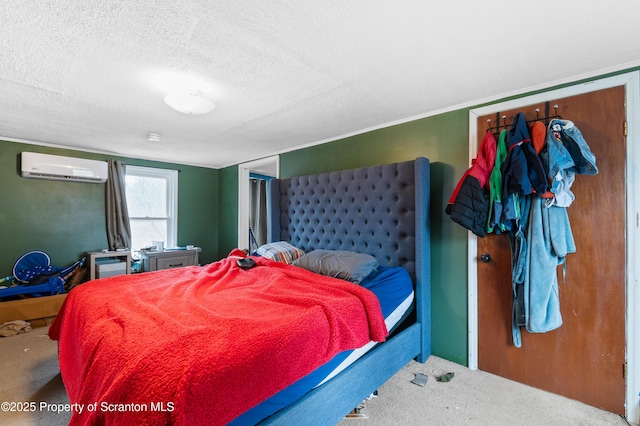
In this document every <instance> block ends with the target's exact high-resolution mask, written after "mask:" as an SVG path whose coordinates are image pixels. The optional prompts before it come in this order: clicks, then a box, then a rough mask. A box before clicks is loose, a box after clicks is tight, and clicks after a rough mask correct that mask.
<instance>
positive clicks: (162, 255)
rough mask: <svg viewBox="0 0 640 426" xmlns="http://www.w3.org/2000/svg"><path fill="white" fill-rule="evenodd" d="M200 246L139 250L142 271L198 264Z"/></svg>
mask: <svg viewBox="0 0 640 426" xmlns="http://www.w3.org/2000/svg"><path fill="white" fill-rule="evenodd" d="M199 253H200V247H194V248H192V249H184V250H182V249H178V250H164V251H141V252H140V258H141V259H142V271H143V272H151V271H159V270H161V269H171V268H181V267H183V266H194V265H197V264H198V255H199Z"/></svg>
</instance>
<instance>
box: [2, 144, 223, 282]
mask: <svg viewBox="0 0 640 426" xmlns="http://www.w3.org/2000/svg"><path fill="white" fill-rule="evenodd" d="M23 151H32V152H42V153H47V154H54V155H68V156H74V157H82V158H90V159H95V160H108V159H109V158H117V159H120V160H123V161H124V162H125V163H127V164H131V165H139V166H148V167H158V168H172V169H179V170H181V172H180V174H179V177H178V185H179V186H178V194H179V195H178V196H179V200H178V244H180V245H186V244H194V245H197V246H200V247H202V253H201V258H200V260H201V262H203V263H207V262H211V261H213V260H215V259H216V257H217V255H218V224H217V222H218V174H219V171H218V170H214V169H207V168H202V167H191V166H184V165H176V164H168V163H161V162H153V161H143V160H136V159H131V158H123V157H109V156H106V155H101V154H92V153H87V152H81V151H72V150H65V149H56V148H49V147H44V146H38V145H31V144H23V143H16V142H7V141H0V182H2V183H1V185H0V202H1V203H2V207H0V239H1V241H2V244H0V276H1V277H4V276H8V275H11V269H12V268H13V264H14V262H15V261H16V259H17V258H18V257H19V256H20V255H22V254H23V253H25V252H27V251H30V250H43V251H45V252H47V253H48V254H49V255H50V256H51V261H52V264H53V265H56V266H67V265H70V264H72V263H73V262H75V261H76V260H78V259H79V258H80V257H81V256H82V255H83V253H84V252H86V251H94V250H100V249H103V248H106V247H107V236H106V219H105V185H104V184H88V183H75V182H58V181H48V180H38V179H25V178H22V177H21V176H20V172H19V164H20V163H19V154H20V153H21V152H23ZM203 182H208V183H209V185H203ZM203 188H205V189H203Z"/></svg>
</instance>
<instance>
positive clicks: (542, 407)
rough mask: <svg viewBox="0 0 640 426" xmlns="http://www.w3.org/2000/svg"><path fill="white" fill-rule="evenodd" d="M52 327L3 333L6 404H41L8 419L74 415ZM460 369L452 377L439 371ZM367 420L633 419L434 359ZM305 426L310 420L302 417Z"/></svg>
mask: <svg viewBox="0 0 640 426" xmlns="http://www.w3.org/2000/svg"><path fill="white" fill-rule="evenodd" d="M46 332H47V328H46V327H40V328H35V329H34V330H32V331H31V332H30V333H27V334H22V335H17V336H12V337H3V338H0V356H1V358H2V362H1V363H0V402H14V403H16V404H17V403H25V402H26V403H30V402H34V403H35V409H34V410H33V411H29V412H20V413H19V412H6V411H0V424H1V425H20V426H22V425H25V426H30V425H38V426H39V425H46V426H57V425H66V424H67V422H68V420H69V417H70V413H68V412H60V413H56V408H57V404H66V403H68V402H69V401H68V398H67V396H66V393H65V391H64V386H63V385H62V380H61V378H60V373H59V369H58V361H57V346H56V342H53V341H51V340H49V338H48V337H47V333H46ZM447 372H453V373H455V376H454V377H453V379H452V380H451V381H450V382H446V383H441V382H437V381H436V377H437V376H440V375H442V374H444V373H447ZM415 373H423V374H426V375H428V376H429V379H428V381H427V384H426V386H425V387H420V386H417V385H415V384H412V383H411V380H412V379H413V378H414V375H415ZM366 410H367V412H368V415H369V417H368V418H367V419H351V420H343V421H342V422H340V426H377V425H384V426H389V425H425V424H428V425H436V426H440V425H443V426H444V425H447V426H449V425H454V426H455V425H473V426H478V425H491V426H500V425H505V426H506V425H508V426H513V425H522V426H529V425H531V426H533V425H540V426H555V425H558V426H560V425H562V426H566V425H580V426H596V425H614V426H615V425H627V422H626V421H625V420H624V419H623V418H621V417H620V416H618V415H616V414H612V413H608V412H605V411H602V410H598V409H596V408H594V407H590V406H587V405H584V404H582V403H579V402H577V401H573V400H569V399H567V398H564V397H560V396H557V395H553V394H550V393H548V392H544V391H541V390H537V389H533V388H530V387H528V386H524V385H521V384H518V383H514V382H512V381H509V380H506V379H502V378H500V377H497V376H494V375H492V374H488V373H484V372H480V371H471V370H469V369H467V368H465V367H462V366H460V365H458V364H455V363H451V362H449V361H446V360H443V359H441V358H437V357H433V356H432V357H431V358H430V359H429V360H428V361H427V363H426V364H419V363H416V362H411V363H409V364H408V365H407V366H406V367H405V368H404V369H402V370H401V371H400V372H398V373H397V374H396V375H395V376H394V377H393V378H392V379H391V380H390V381H389V382H387V383H386V384H384V385H383V386H382V387H381V388H380V389H379V395H378V397H377V398H374V399H372V400H369V401H367V402H366ZM300 424H301V425H303V424H304V420H301V422H300Z"/></svg>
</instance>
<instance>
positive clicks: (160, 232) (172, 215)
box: [126, 166, 178, 251]
mask: <svg viewBox="0 0 640 426" xmlns="http://www.w3.org/2000/svg"><path fill="white" fill-rule="evenodd" d="M126 175H127V177H126V186H127V207H128V209H129V221H130V223H131V249H132V250H133V251H138V250H140V249H141V248H143V247H149V246H151V245H153V241H163V242H164V246H165V247H175V246H176V245H177V242H178V171H177V170H166V169H155V168H151V167H139V166H127V169H126Z"/></svg>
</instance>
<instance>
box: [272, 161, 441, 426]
mask: <svg viewBox="0 0 640 426" xmlns="http://www.w3.org/2000/svg"><path fill="white" fill-rule="evenodd" d="M429 188H430V177H429V160H427V159H426V158H418V159H416V160H414V161H406V162H401V163H394V164H386V165H382V166H374V167H365V168H359V169H353V170H345V171H338V172H331V173H321V174H316V175H309V176H301V177H293V178H288V179H274V180H272V181H271V183H270V199H269V209H270V227H269V237H268V238H269V241H288V242H290V243H291V244H293V245H295V246H296V247H300V248H302V249H304V250H305V251H311V250H313V249H328V250H351V251H357V252H360V253H367V254H370V255H372V256H374V257H375V258H376V259H377V260H378V262H379V263H380V264H381V265H385V266H403V267H405V268H406V269H407V270H408V271H409V274H410V275H411V277H412V278H413V281H414V284H415V298H416V299H415V300H416V308H415V315H414V316H413V318H412V319H410V320H409V325H407V326H406V327H404V328H403V329H402V330H401V331H400V332H398V333H396V334H394V335H393V336H392V337H390V338H389V339H387V341H386V342H385V343H383V344H380V345H378V346H376V347H375V348H374V349H372V350H371V351H369V352H368V353H367V354H366V355H365V356H363V357H362V358H360V359H359V360H358V361H356V362H355V363H354V364H352V365H351V366H350V367H348V368H347V369H345V370H344V371H342V372H341V373H340V374H338V375H336V376H335V377H334V378H332V379H331V380H329V381H328V382H327V383H325V384H323V385H322V386H320V387H318V388H315V389H314V390H312V391H311V392H309V393H307V394H306V395H304V396H303V397H302V398H300V399H299V400H298V401H296V402H295V403H293V404H291V405H289V406H287V407H285V408H283V409H282V410H280V411H278V412H277V413H275V414H274V415H272V416H271V417H269V418H267V419H265V420H264V421H263V422H262V423H261V424H265V425H270V424H296V423H299V422H300V419H304V423H305V424H308V425H327V424H335V423H337V422H339V421H340V420H341V419H342V418H343V417H344V415H345V414H347V413H348V412H350V411H351V410H353V408H355V407H356V406H357V405H358V404H359V403H360V402H361V401H363V400H364V399H366V398H367V397H368V396H369V395H371V393H373V392H374V391H375V390H376V389H378V387H380V386H381V385H382V384H383V383H384V382H386V381H387V380H388V379H389V378H391V376H393V375H394V374H395V373H396V372H397V371H399V370H400V369H401V368H402V367H404V366H405V365H406V364H407V363H408V362H409V361H411V360H412V359H414V358H415V359H417V360H418V361H419V362H425V361H426V359H427V358H428V357H429V356H430V355H431V284H430V277H431V270H430V255H431V254H430V236H429V214H428V212H429Z"/></svg>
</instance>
